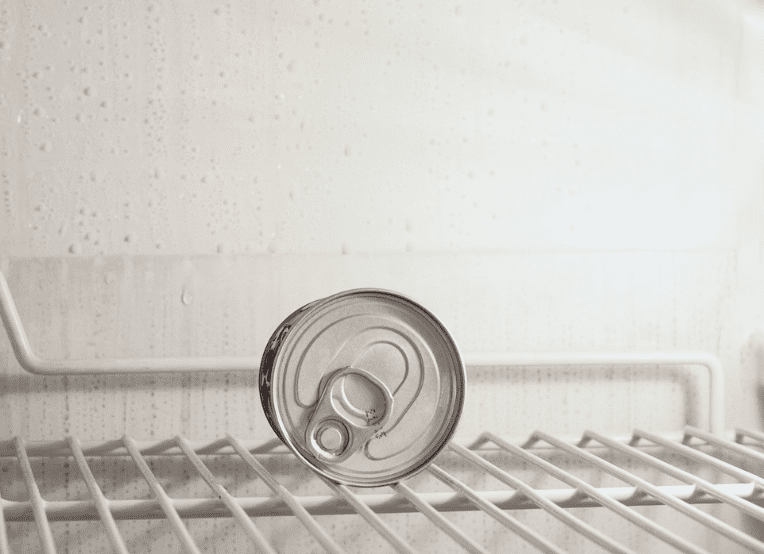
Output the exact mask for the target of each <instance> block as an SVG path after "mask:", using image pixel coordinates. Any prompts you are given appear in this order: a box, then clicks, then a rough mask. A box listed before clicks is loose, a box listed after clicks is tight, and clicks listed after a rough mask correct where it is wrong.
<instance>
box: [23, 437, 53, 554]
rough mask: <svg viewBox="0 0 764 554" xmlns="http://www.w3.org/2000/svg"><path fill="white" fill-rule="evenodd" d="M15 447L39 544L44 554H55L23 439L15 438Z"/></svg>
mask: <svg viewBox="0 0 764 554" xmlns="http://www.w3.org/2000/svg"><path fill="white" fill-rule="evenodd" d="M14 444H15V445H16V455H17V457H18V460H19V465H20V466H21V473H22V475H23V476H24V483H25V484H26V487H27V492H28V493H29V499H30V500H31V502H32V509H33V510H34V519H35V522H36V523H37V532H38V534H39V535H40V543H41V544H42V549H43V551H44V552H45V554H55V552H56V545H55V543H54V541H53V532H52V531H51V529H50V522H48V516H47V515H46V514H45V501H44V500H43V498H42V495H41V494H40V489H39V488H38V487H37V481H35V479H34V473H33V472H32V466H31V464H30V463H29V457H28V456H27V453H26V447H25V443H24V439H22V438H20V437H16V439H15V440H14Z"/></svg>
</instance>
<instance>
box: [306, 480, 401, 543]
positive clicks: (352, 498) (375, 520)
mask: <svg viewBox="0 0 764 554" xmlns="http://www.w3.org/2000/svg"><path fill="white" fill-rule="evenodd" d="M321 479H322V480H323V481H324V483H326V485H327V486H328V487H329V488H331V489H333V490H334V491H336V492H337V494H338V495H339V496H341V497H342V499H343V500H345V501H346V502H347V503H348V504H350V505H351V506H352V507H353V509H355V510H356V512H358V515H360V516H361V517H363V518H364V519H365V520H366V522H367V523H368V524H369V525H371V526H372V528H373V529H374V530H376V531H377V532H378V533H379V534H380V535H382V537H384V539H385V540H386V541H387V542H389V543H390V544H391V545H392V546H393V547H394V548H395V549H396V550H397V551H398V552H400V553H401V554H415V553H414V549H413V548H412V547H411V545H409V543H407V542H406V541H405V540H403V539H402V538H401V537H400V536H398V534H397V533H396V532H395V531H394V530H393V529H391V528H390V526H389V525H387V524H386V523H385V522H384V521H382V518H380V517H379V516H378V515H377V514H376V513H374V511H373V510H372V509H371V508H369V506H367V505H366V504H365V503H364V502H363V501H362V500H361V499H360V498H359V497H358V496H357V495H355V494H353V493H352V492H351V490H350V489H349V488H348V487H347V486H345V485H339V484H335V483H332V482H331V481H328V480H327V479H326V478H324V477H323V476H321Z"/></svg>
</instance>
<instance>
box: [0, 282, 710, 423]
mask: <svg viewBox="0 0 764 554" xmlns="http://www.w3.org/2000/svg"><path fill="white" fill-rule="evenodd" d="M0 319H2V320H3V323H4V324H5V328H6V330H7V332H8V338H9V339H10V342H11V346H12V348H13V352H14V354H15V356H16V359H17V360H18V362H19V364H20V365H21V367H23V368H24V369H25V370H26V371H28V372H30V373H34V374H37V375H75V374H76V375H95V374H108V373H175V372H220V371H223V372H231V371H247V372H251V371H254V370H255V368H258V367H259V366H260V357H259V356H244V357H236V358H231V357H225V356H218V357H206V358H205V357H183V358H170V357H167V358H98V359H59V360H47V359H43V358H41V357H40V356H38V355H37V354H36V353H35V352H34V351H33V349H32V346H31V344H30V342H29V339H28V337H27V335H26V332H25V331H24V326H23V324H22V322H21V317H20V316H19V313H18V310H17V309H16V303H15V302H14V301H13V296H12V294H11V290H10V288H9V287H8V282H7V281H6V279H5V276H4V275H3V272H2V271H0ZM464 362H465V364H466V365H467V366H472V367H474V366H500V367H510V368H514V367H528V366H557V367H565V366H597V365H655V366H664V365H671V366H675V365H698V366H701V367H704V368H705V369H706V370H707V371H708V377H709V398H708V400H709V404H708V420H709V428H710V430H711V432H713V433H717V434H721V433H723V432H724V372H723V369H722V366H721V363H720V362H719V359H718V358H716V357H715V356H712V355H711V354H708V353H706V352H627V353H622V352H591V353H586V352H584V353H581V352H574V353H559V354H538V353H529V354H522V353H507V352H497V353H483V354H471V355H465V356H464Z"/></svg>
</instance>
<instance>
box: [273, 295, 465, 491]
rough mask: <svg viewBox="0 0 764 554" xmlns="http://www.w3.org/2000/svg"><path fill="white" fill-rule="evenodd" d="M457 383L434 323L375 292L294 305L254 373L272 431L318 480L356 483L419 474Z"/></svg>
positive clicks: (410, 304)
mask: <svg viewBox="0 0 764 554" xmlns="http://www.w3.org/2000/svg"><path fill="white" fill-rule="evenodd" d="M465 385H466V373H465V370H464V363H463V362H462V359H461V355H460V353H459V349H458V347H457V346H456V343H455V342H454V340H453V338H452V337H451V335H450V334H449V332H448V330H447V329H446V328H445V327H444V326H443V324H442V323H441V322H440V321H439V320H438V319H437V318H436V317H435V316H434V315H433V314H432V313H430V312H429V311H428V310H426V309H425V308H423V307H422V306H420V305H419V304H417V303H416V302H414V301H413V300H411V299H409V298H407V297H405V296H403V295H401V294H398V293H395V292H390V291H385V290H379V289H356V290H350V291H346V292H342V293H339V294H336V295H333V296H330V297H328V298H325V299H323V300H318V301H316V302H313V303H311V304H308V305H306V306H303V307H302V308H300V309H299V310H297V311H296V312H294V313H293V314H291V315H290V316H289V317H287V318H286V319H285V320H284V321H283V322H282V324H281V325H280V326H279V328H278V329H277V330H276V331H275V332H274V334H273V336H272V337H271V340H270V341H269V343H268V346H267V347H266V350H265V353H264V354H263V360H262V364H261V367H260V396H261V399H262V403H263V409H264V411H265V415H266V417H267V419H268V421H269V423H270V424H271V426H272V427H273V429H274V431H275V432H276V434H277V435H278V436H279V437H280V438H281V439H282V440H283V441H284V442H285V443H286V444H287V446H289V448H290V449H291V450H292V451H293V452H294V453H295V454H296V455H297V456H298V457H300V458H301V459H302V460H303V461H305V462H306V463H307V464H309V465H310V466H311V467H312V468H313V469H315V470H316V471H317V472H319V473H320V474H322V475H324V476H325V477H328V478H329V479H331V480H333V481H335V482H338V483H343V484H348V485H355V486H361V487H364V486H365V487H374V486H382V485H387V484H391V483H396V482H398V481H401V480H402V479H405V478H407V477H410V476H411V475H413V474H414V473H416V472H418V471H420V470H422V469H424V468H425V467H426V466H427V465H428V464H429V462H431V461H432V460H433V458H434V457H435V456H436V455H437V454H438V453H439V452H440V451H441V450H442V449H443V448H444V447H445V445H446V444H447V443H448V441H449V440H450V438H451V437H452V435H453V433H454V431H455V430H456V425H457V423H458V421H459V417H460V416H461V412H462V407H463V404H464V393H465Z"/></svg>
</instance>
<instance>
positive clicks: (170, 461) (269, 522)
mask: <svg viewBox="0 0 764 554" xmlns="http://www.w3.org/2000/svg"><path fill="white" fill-rule="evenodd" d="M0 316H1V317H2V319H3V322H4V324H5V327H6V329H7V331H8V336H9V339H10V343H11V346H12V347H13V350H14V353H15V355H16V358H17V359H18V361H19V364H20V365H21V367H23V368H24V369H25V370H27V371H28V372H30V373H34V374H38V375H83V374H90V375H98V374H115V373H116V374H118V373H168V372H200V371H205V372H208V371H218V372H219V371H227V372H230V371H248V372H251V371H252V368H253V367H256V366H257V364H258V363H259V360H258V359H255V358H246V357H242V358H220V357H215V358H145V359H103V358H102V359H97V360H77V359H66V360H46V359H42V358H40V357H39V356H37V355H36V354H35V353H34V351H33V350H32V347H31V345H30V343H29V341H28V339H27V336H26V333H25V332H24V328H23V326H22V323H21V320H20V318H19V315H18V312H17V310H16V307H15V304H14V302H13V298H12V296H11V293H10V289H9V288H8V285H7V282H6V281H5V278H4V276H3V275H2V272H0ZM465 362H466V364H467V366H468V367H470V368H472V367H486V366H494V367H496V366H498V367H506V368H512V367H528V366H536V367H538V366H546V367H552V368H554V367H569V366H592V365H594V366H619V365H620V366H629V367H634V366H645V365H647V366H656V367H660V366H677V365H681V366H701V367H703V368H705V369H706V370H707V372H708V389H707V390H708V396H707V398H706V397H702V398H695V399H694V401H696V402H700V403H701V404H703V406H702V408H704V409H705V410H707V411H706V418H705V420H704V421H707V423H708V429H709V431H704V430H701V429H698V428H696V427H685V428H684V430H683V431H681V432H678V433H672V434H655V433H651V432H648V431H642V430H636V431H634V432H633V433H632V434H631V435H628V436H610V435H603V434H601V433H598V432H595V431H586V432H584V433H583V435H581V436H576V437H560V436H554V435H552V434H549V433H545V432H543V431H536V432H534V433H532V434H531V435H530V436H529V437H523V438H521V439H511V438H507V437H502V436H498V435H497V434H495V433H494V432H491V430H490V429H488V430H486V431H485V432H483V433H481V434H480V435H479V436H478V437H477V438H475V439H474V440H472V441H470V442H464V441H461V440H460V441H458V442H457V441H453V442H452V443H451V444H449V445H448V446H447V448H446V449H445V450H444V451H443V453H441V455H440V456H439V457H438V458H437V459H436V460H435V463H434V464H432V465H430V466H429V467H428V468H427V470H426V471H424V472H422V473H421V474H419V475H418V476H416V477H414V478H413V479H410V480H408V481H406V482H405V483H398V484H395V485H392V486H390V487H382V488H377V489H353V488H350V487H346V486H343V485H337V484H334V483H332V482H329V481H327V480H324V479H323V478H320V477H319V476H317V475H316V474H314V473H313V472H311V471H310V470H309V469H308V468H306V466H305V465H304V464H302V463H301V462H300V461H299V460H298V459H297V458H296V457H295V456H294V455H293V454H292V453H290V452H289V451H288V450H287V449H286V448H285V447H284V446H283V444H282V443H281V442H280V441H278V440H277V439H276V440H270V441H266V442H254V441H252V440H243V439H240V438H237V437H233V436H226V437H223V438H219V439H217V440H213V441H204V442H200V441H192V440H189V439H187V438H185V437H182V436H176V437H174V438H171V439H168V440H162V441H152V442H145V441H140V440H135V439H134V438H132V437H129V436H125V437H122V438H121V439H118V440H113V441H109V442H103V443H98V444H90V443H86V442H85V443H83V442H82V441H81V440H79V439H78V438H76V437H67V438H65V439H62V440H58V441H52V442H27V441H26V440H25V439H24V438H22V437H16V438H14V439H12V440H7V441H0V554H6V553H9V552H16V551H25V552H26V551H42V552H45V553H53V552H57V551H59V550H61V551H71V550H72V546H71V545H72V544H75V547H74V548H75V549H77V548H76V541H74V543H72V541H71V540H69V539H70V537H69V534H70V531H71V530H70V527H69V526H70V525H78V524H90V525H91V526H90V527H89V528H88V532H89V533H91V534H93V533H94V535H93V536H92V537H91V536H90V535H88V537H87V538H86V542H87V541H89V542H90V543H91V546H90V547H89V548H87V550H90V551H102V550H103V549H106V548H108V547H109V546H111V549H112V550H113V551H114V552H118V553H123V552H129V551H137V552H142V551H145V550H147V549H150V550H152V551H162V552H164V551H172V550H175V551H181V552H191V553H196V552H207V551H213V550H215V551H223V552H232V551H235V550H236V549H238V550H240V551H253V550H254V551H258V552H291V551H301V552H302V551H328V552H333V553H336V552H345V551H349V552H366V551H395V552H405V553H410V552H420V551H425V552H442V551H451V550H454V549H459V550H466V551H468V552H481V553H482V552H491V551H506V550H507V549H509V548H511V549H512V550H513V551H515V552H525V551H529V552H530V551H533V552H535V551H542V552H565V551H571V552H581V551H587V552H588V551H591V550H592V549H594V550H599V551H606V552H635V551H645V552H657V551H664V550H666V551H672V552H673V551H680V552H705V551H707V550H710V551H717V552H718V551H724V552H732V551H754V552H764V543H762V542H760V541H759V540H758V539H757V538H756V536H764V531H763V529H764V526H763V525H762V524H763V523H764V508H762V505H763V503H764V496H763V494H764V475H762V472H764V434H761V433H758V432H755V431H745V430H737V431H735V432H734V433H726V434H725V433H724V432H723V430H724V391H723V371H722V368H721V365H720V363H719V361H718V360H717V359H716V358H715V357H713V356H711V355H709V354H706V353H702V352H673V353H665V352H657V353H656V352H646V353H645V352H642V353H573V354H511V353H499V354H480V355H467V356H465ZM115 476H119V479H117V478H116V477H115ZM603 508H604V509H603ZM342 518H345V519H342ZM347 518H350V519H349V520H347ZM341 519H342V521H345V522H347V527H348V528H349V529H351V530H352V532H351V533H350V534H349V535H348V533H347V532H344V531H343V530H342V529H341V528H340V526H338V524H337V521H338V520H341ZM216 521H227V522H231V523H230V525H227V526H226V527H224V528H223V529H222V531H221V530H220V528H217V527H214V526H213V527H210V526H209V525H207V526H206V527H205V526H204V524H209V523H211V522H216ZM141 522H153V523H156V524H157V525H158V526H160V528H161V530H160V531H159V532H160V533H162V532H163V533H164V534H165V536H163V537H161V538H162V540H163V541H164V542H162V541H160V543H161V544H160V546H159V547H157V546H156V545H155V544H153V543H152V542H151V541H149V542H148V543H146V542H142V541H141V540H136V535H140V533H142V532H145V529H144V530H141V529H140V528H138V530H137V531H136V525H138V524H139V523H141ZM284 522H286V523H284ZM199 524H202V526H201V527H200V525H199ZM93 526H95V527H93ZM139 527H140V526H139ZM478 528H480V529H482V533H476V532H475V530H476V529H478ZM152 529H155V528H152ZM200 530H201V531H200ZM211 535H212V536H217V537H219V536H220V535H225V537H226V539H228V538H229V537H230V538H231V540H230V541H229V543H230V545H242V544H244V545H245V546H242V547H241V548H239V546H236V548H232V547H230V545H229V543H226V546H223V547H220V548H210V547H209V545H210V536H211ZM476 535H480V536H479V537H478V536H476ZM292 537H299V540H297V541H296V542H295V541H291V542H290V539H291V538H292ZM165 538H167V540H164V539H165ZM170 541H171V542H170ZM93 545H95V546H93ZM147 545H148V548H147V547H146V546H147ZM295 545H297V546H295Z"/></svg>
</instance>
